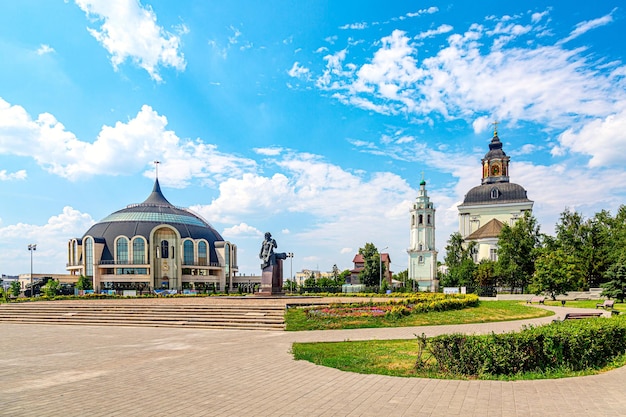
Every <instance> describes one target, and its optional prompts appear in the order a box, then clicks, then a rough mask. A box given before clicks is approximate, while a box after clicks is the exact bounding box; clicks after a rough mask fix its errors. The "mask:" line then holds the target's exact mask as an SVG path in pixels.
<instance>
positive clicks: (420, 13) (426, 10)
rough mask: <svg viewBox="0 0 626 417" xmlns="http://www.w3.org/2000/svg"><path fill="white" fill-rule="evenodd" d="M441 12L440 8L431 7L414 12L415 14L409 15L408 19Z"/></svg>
mask: <svg viewBox="0 0 626 417" xmlns="http://www.w3.org/2000/svg"><path fill="white" fill-rule="evenodd" d="M438 11H439V8H438V7H436V6H431V7H429V8H427V9H420V10H418V11H417V12H413V13H407V14H406V16H407V17H417V16H421V15H423V14H433V13H437V12H438Z"/></svg>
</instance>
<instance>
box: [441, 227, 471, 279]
mask: <svg viewBox="0 0 626 417" xmlns="http://www.w3.org/2000/svg"><path fill="white" fill-rule="evenodd" d="M447 243H448V244H447V245H446V256H445V258H444V262H445V263H446V266H447V268H448V272H447V273H446V274H445V276H444V277H442V280H441V285H442V286H444V287H458V286H473V284H474V271H475V270H476V264H475V263H474V260H473V258H472V254H473V252H474V250H475V247H476V242H468V243H465V241H464V240H463V237H461V234H460V233H459V232H455V233H452V234H451V235H450V238H449V239H448V242H447Z"/></svg>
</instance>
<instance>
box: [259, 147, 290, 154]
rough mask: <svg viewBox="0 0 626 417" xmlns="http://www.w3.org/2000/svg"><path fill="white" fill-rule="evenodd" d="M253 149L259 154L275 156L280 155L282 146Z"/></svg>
mask: <svg viewBox="0 0 626 417" xmlns="http://www.w3.org/2000/svg"><path fill="white" fill-rule="evenodd" d="M253 151H254V152H256V153H258V154H259V155H265V156H277V155H280V154H281V153H282V152H283V148H278V147H272V148H254V149H253Z"/></svg>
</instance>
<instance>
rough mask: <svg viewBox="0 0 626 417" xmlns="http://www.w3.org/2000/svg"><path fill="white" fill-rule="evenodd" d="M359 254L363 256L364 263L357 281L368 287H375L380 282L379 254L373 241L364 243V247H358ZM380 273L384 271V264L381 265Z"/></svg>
mask: <svg viewBox="0 0 626 417" xmlns="http://www.w3.org/2000/svg"><path fill="white" fill-rule="evenodd" d="M359 254H361V255H362V256H363V260H364V261H365V265H364V268H363V270H362V271H361V272H360V273H359V281H360V282H361V284H364V285H366V286H368V287H375V286H376V287H377V286H378V285H379V283H380V275H381V272H380V269H381V264H380V254H379V253H378V249H377V248H376V246H374V244H373V243H366V244H365V246H364V247H362V248H359ZM382 273H383V274H384V273H385V265H382Z"/></svg>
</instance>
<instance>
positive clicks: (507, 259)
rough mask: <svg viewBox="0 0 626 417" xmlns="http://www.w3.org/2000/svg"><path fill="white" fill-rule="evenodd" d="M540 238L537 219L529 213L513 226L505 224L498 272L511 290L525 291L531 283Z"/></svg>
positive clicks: (501, 236)
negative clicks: (520, 289) (519, 288)
mask: <svg viewBox="0 0 626 417" xmlns="http://www.w3.org/2000/svg"><path fill="white" fill-rule="evenodd" d="M540 237H541V236H540V234H539V225H538V224H537V219H535V217H533V215H532V214H530V212H528V211H527V212H525V213H524V216H523V217H522V218H520V219H518V220H517V221H516V222H515V223H514V224H513V226H509V225H506V224H505V225H504V227H503V228H502V231H501V232H500V236H499V239H498V261H497V263H496V272H497V274H498V275H499V276H500V277H501V279H502V280H503V284H505V285H508V286H510V287H511V290H513V289H514V288H517V287H521V288H522V291H523V290H524V289H525V288H526V286H527V285H528V283H529V282H530V280H531V278H532V276H533V273H534V272H535V259H536V258H537V254H538V250H539V248H540Z"/></svg>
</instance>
